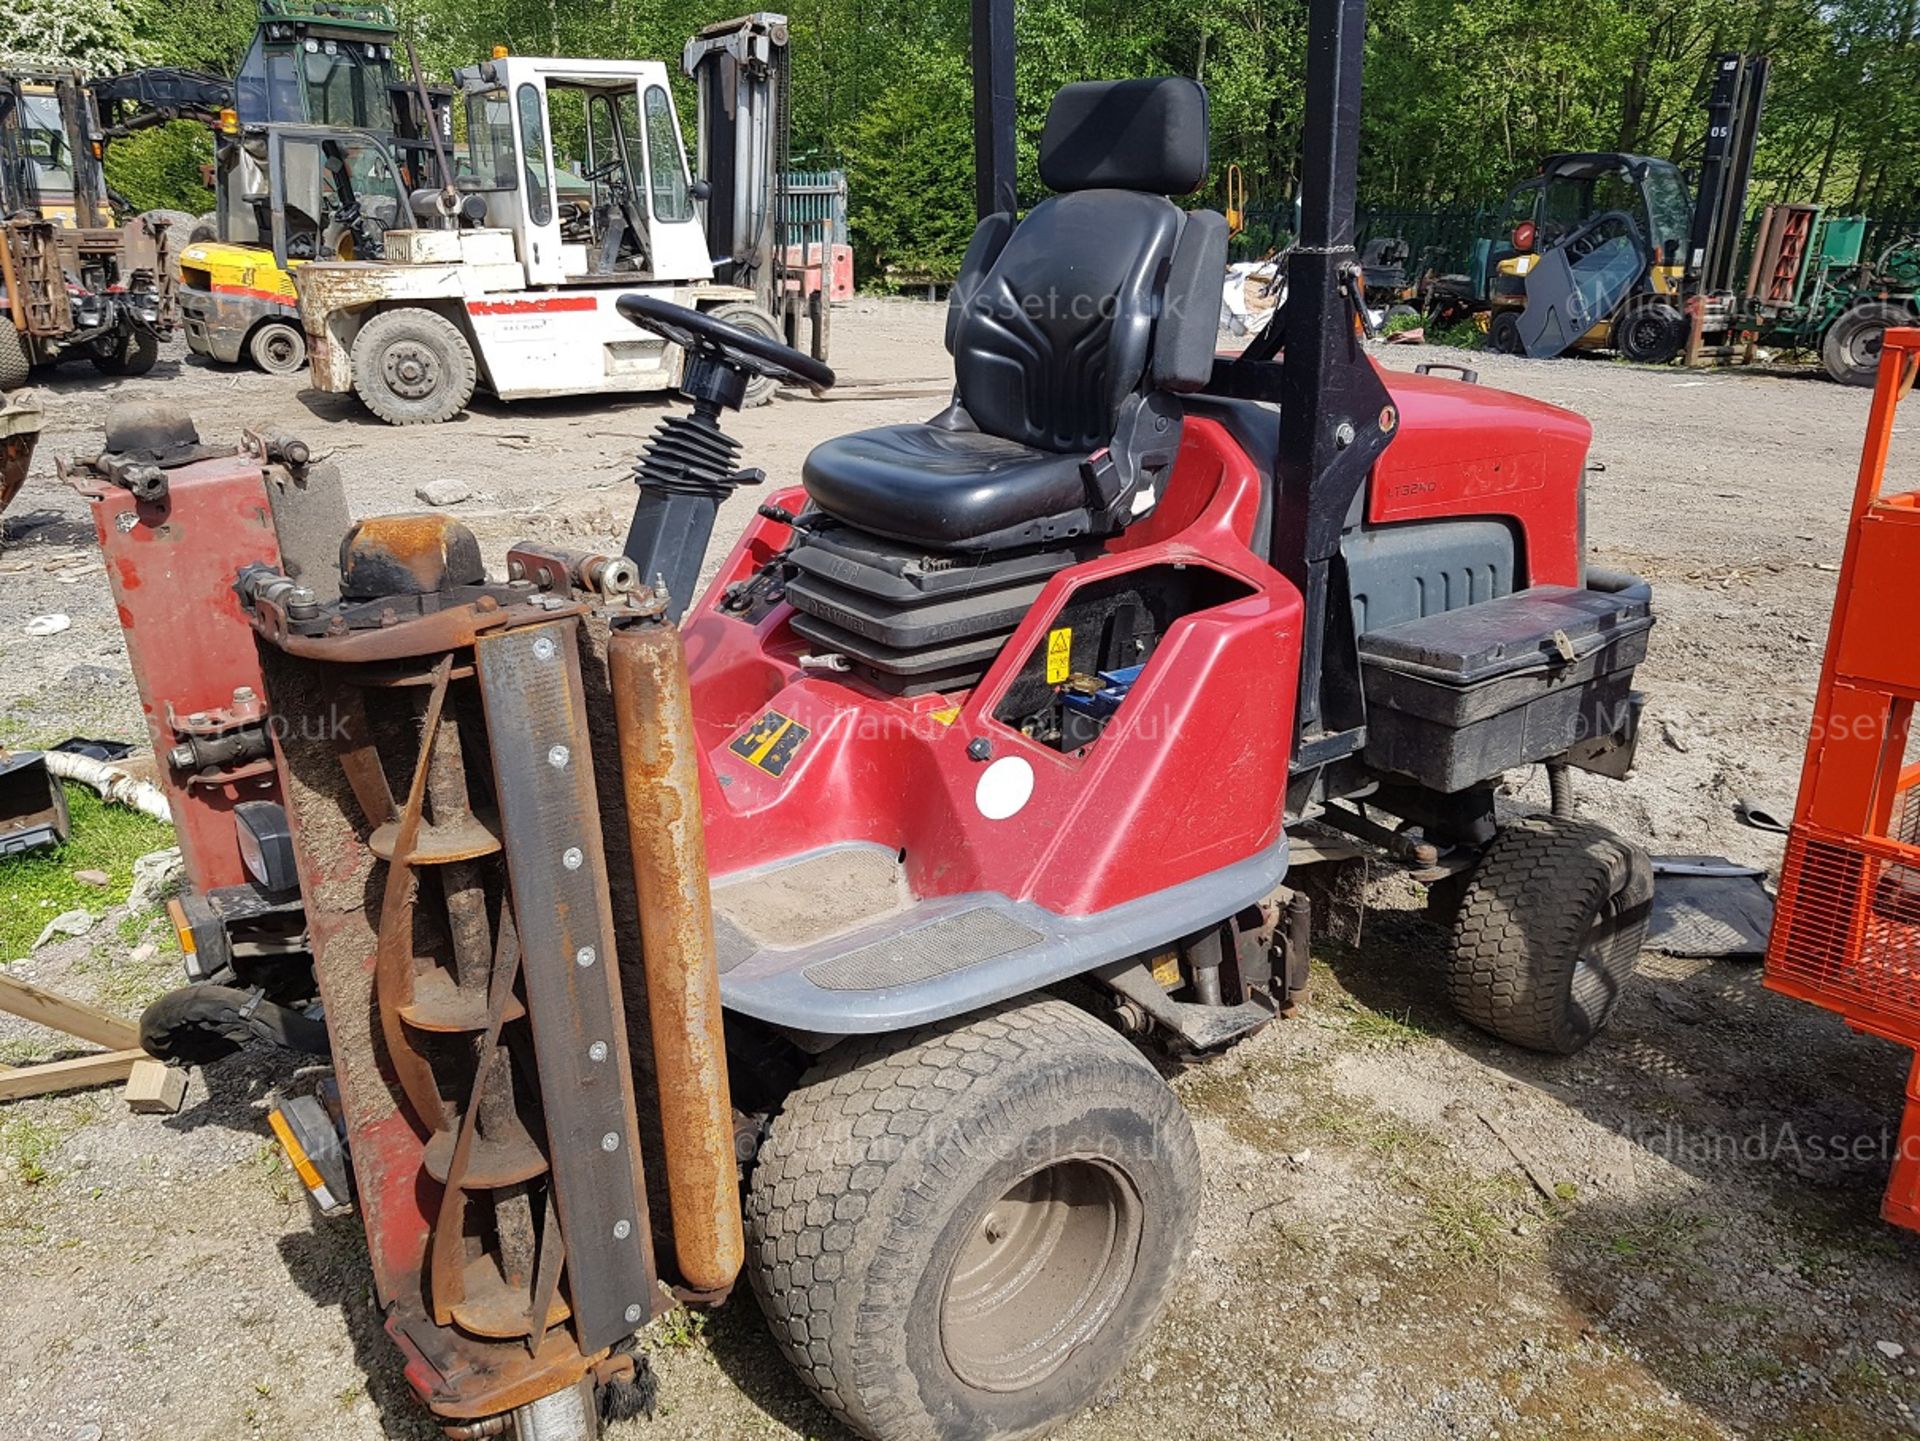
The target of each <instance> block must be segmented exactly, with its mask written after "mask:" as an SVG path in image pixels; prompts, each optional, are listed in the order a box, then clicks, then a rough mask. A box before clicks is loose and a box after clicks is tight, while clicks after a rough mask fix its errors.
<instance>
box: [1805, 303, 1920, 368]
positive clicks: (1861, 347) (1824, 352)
mask: <svg viewBox="0 0 1920 1441" xmlns="http://www.w3.org/2000/svg"><path fill="white" fill-rule="evenodd" d="M1913 323H1914V314H1913V312H1912V311H1911V310H1908V309H1907V308H1906V307H1904V306H1900V305H1889V304H1887V303H1886V302H1885V301H1883V300H1877V301H1874V302H1873V303H1871V304H1868V305H1856V306H1854V307H1853V309H1851V310H1849V311H1847V312H1846V313H1845V314H1844V315H1842V316H1841V317H1840V318H1839V319H1838V320H1836V321H1834V322H1833V324H1832V325H1830V326H1828V327H1827V335H1826V339H1824V340H1822V341H1821V342H1820V363H1821V364H1822V365H1824V366H1825V367H1826V371H1827V374H1828V375H1830V376H1832V377H1833V378H1834V379H1835V380H1837V381H1839V382H1840V383H1841V384H1842V385H1872V384H1873V382H1874V377H1875V376H1877V375H1878V374H1879V373H1880V345H1881V342H1882V341H1883V340H1884V339H1885V337H1886V334H1887V331H1888V330H1890V329H1892V328H1893V327H1894V326H1896V325H1912V324H1913Z"/></svg>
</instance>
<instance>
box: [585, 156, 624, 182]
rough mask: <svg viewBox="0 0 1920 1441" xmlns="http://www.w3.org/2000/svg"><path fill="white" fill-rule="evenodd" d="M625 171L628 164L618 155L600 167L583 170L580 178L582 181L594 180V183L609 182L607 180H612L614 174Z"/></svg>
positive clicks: (594, 166)
mask: <svg viewBox="0 0 1920 1441" xmlns="http://www.w3.org/2000/svg"><path fill="white" fill-rule="evenodd" d="M624 169H626V162H625V161H624V160H622V159H621V158H620V157H619V156H618V155H615V156H614V157H613V158H612V159H610V160H607V161H604V162H603V163H601V164H599V165H593V166H589V167H588V168H587V169H585V170H582V171H581V172H580V178H581V179H582V180H592V181H600V180H607V179H611V178H612V177H613V175H614V174H616V173H617V172H619V171H621V170H624Z"/></svg>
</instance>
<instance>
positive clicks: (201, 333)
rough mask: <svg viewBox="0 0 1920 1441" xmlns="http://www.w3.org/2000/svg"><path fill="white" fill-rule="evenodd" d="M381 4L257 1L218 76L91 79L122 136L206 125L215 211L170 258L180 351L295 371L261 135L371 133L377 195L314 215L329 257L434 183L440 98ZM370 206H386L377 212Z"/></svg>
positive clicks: (290, 297) (376, 251)
mask: <svg viewBox="0 0 1920 1441" xmlns="http://www.w3.org/2000/svg"><path fill="white" fill-rule="evenodd" d="M403 53H404V46H403V44H402V42H401V40H400V36H399V31H398V29H397V28H396V22H395V19H394V14H393V10H392V7H391V6H388V5H385V4H368V3H360V0H260V12H259V23H258V26H257V28H256V29H255V31H254V36H253V41H252V43H251V44H250V45H249V47H248V49H247V52H246V55H245V57H244V58H243V59H242V60H241V62H240V69H239V73H238V76H237V78H236V79H234V80H232V81H227V80H223V79H220V78H218V77H214V76H207V75H203V74H199V73H198V72H193V71H184V70H174V69H164V68H156V69H149V70H140V71H134V72H131V73H129V74H127V75H121V76H116V77H114V79H112V80H110V81H105V82H102V85H101V87H100V88H101V90H102V92H103V94H105V95H108V96H110V97H111V102H112V105H113V107H114V109H115V114H114V119H115V120H116V121H117V122H118V123H116V124H114V125H113V126H111V127H110V133H112V134H124V133H130V132H131V131H133V130H136V129H140V128H143V127H144V126H146V125H149V124H153V123H156V122H158V121H164V120H168V119H198V120H201V121H204V122H207V123H211V124H212V125H213V126H214V129H215V151H214V176H213V184H214V191H215V195H216V202H215V209H214V213H213V215H212V216H211V217H209V218H205V219H202V220H201V221H200V222H199V223H198V224H197V225H195V226H194V227H193V229H192V230H191V232H190V233H189V235H188V236H186V237H183V238H184V239H186V240H187V241H188V243H187V244H186V246H185V248H184V249H183V250H182V252H181V254H180V311H181V316H182V319H183V322H184V328H185V330H186V336H187V345H188V348H189V349H191V350H192V351H193V352H194V353H195V354H197V355H204V356H207V357H209V358H211V359H213V360H217V361H221V362H224V363H226V364H236V363H241V362H251V363H252V364H254V365H256V366H258V367H259V368H260V369H262V370H266V371H269V372H271V373H275V374H291V373H293V372H295V371H298V370H300V369H301V368H302V367H304V366H305V365H306V361H307V345H306V337H305V336H304V335H303V334H302V333H301V329H300V315H299V307H298V297H297V296H296V294H295V292H294V288H293V276H292V274H291V270H292V267H293V266H295V265H299V264H302V263H304V262H305V260H307V259H310V258H312V256H306V255H303V256H300V257H296V258H292V259H290V260H288V261H287V263H284V264H283V263H282V262H281V261H279V260H276V258H275V256H274V249H273V242H272V238H271V237H272V214H271V210H272V202H271V198H270V196H269V194H268V181H267V148H268V144H269V140H268V134H269V130H270V129H271V128H272V127H275V126H281V125H295V126H301V127H311V128H319V129H332V128H335V127H350V128H352V129H355V130H358V131H365V132H367V133H370V134H372V135H374V136H377V137H379V139H380V140H381V141H382V143H383V144H384V145H385V146H386V148H387V150H388V151H389V152H390V154H391V156H392V158H393V161H394V162H395V163H396V165H397V167H398V173H397V175H395V176H393V177H391V179H392V184H391V185H388V186H384V187H383V188H382V190H383V193H382V194H381V195H380V196H379V197H372V196H368V197H360V200H361V201H362V202H363V203H361V204H358V205H356V204H355V203H354V201H355V198H356V197H354V196H353V195H352V193H351V191H347V192H338V191H336V190H334V189H329V191H328V201H327V204H328V207H329V209H328V213H327V214H326V215H325V216H323V217H321V221H322V226H321V230H322V234H323V236H324V237H325V239H326V240H327V241H328V243H329V244H330V246H331V247H332V248H331V249H328V250H326V251H325V252H324V253H325V255H327V256H328V257H330V258H342V259H354V258H359V259H377V258H379V255H380V236H381V235H382V234H383V233H384V231H385V228H386V226H387V225H391V224H396V223H398V224H404V223H407V222H406V219H405V214H404V206H405V197H406V195H407V193H408V192H410V191H411V190H413V189H416V188H419V187H422V186H427V185H431V184H434V183H435V182H436V181H437V180H438V178H439V177H438V176H437V175H436V174H435V172H434V166H433V161H432V159H431V157H432V155H433V149H434V144H433V140H432V135H433V133H435V132H437V133H439V134H440V135H441V136H442V137H445V136H446V135H447V134H448V133H449V130H448V126H449V119H448V116H449V111H448V107H449V106H450V104H451V94H452V92H451V91H449V90H447V89H445V88H444V87H428V86H426V85H424V84H422V83H420V81H419V80H418V79H417V77H416V76H415V75H409V74H408V73H407V70H406V69H405V68H403V67H402V65H401V64H400V63H399V61H398V59H397V57H399V56H401V55H402V54H403ZM382 206H385V207H386V209H385V210H384V211H383V210H382V209H381V207H382Z"/></svg>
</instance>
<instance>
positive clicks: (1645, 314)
mask: <svg viewBox="0 0 1920 1441" xmlns="http://www.w3.org/2000/svg"><path fill="white" fill-rule="evenodd" d="M1611 338H1612V341H1613V348H1614V349H1615V350H1617V351H1619V352H1620V353H1621V354H1622V355H1624V356H1625V357H1626V358H1627V359H1628V360H1631V361H1633V362H1634V363H1636V364H1638V365H1665V364H1666V363H1667V362H1668V361H1670V360H1672V359H1673V358H1674V356H1676V355H1678V354H1679V353H1680V352H1681V350H1682V349H1684V348H1685V346H1686V343H1687V318H1686V316H1684V315H1682V314H1681V313H1680V312H1679V311H1678V310H1676V309H1675V308H1674V307H1673V306H1672V305H1670V304H1668V303H1667V302H1666V301H1664V300H1644V301H1641V302H1639V303H1637V304H1633V303H1630V304H1629V305H1628V306H1627V308H1626V309H1624V310H1622V311H1621V312H1620V315H1619V318H1618V319H1616V320H1615V321H1614V322H1613V335H1612V337H1611Z"/></svg>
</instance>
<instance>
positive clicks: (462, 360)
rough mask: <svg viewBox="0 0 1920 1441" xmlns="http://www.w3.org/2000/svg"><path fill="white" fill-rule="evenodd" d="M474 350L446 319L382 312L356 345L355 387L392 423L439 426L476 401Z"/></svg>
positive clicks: (426, 314) (417, 312) (364, 400)
mask: <svg viewBox="0 0 1920 1441" xmlns="http://www.w3.org/2000/svg"><path fill="white" fill-rule="evenodd" d="M473 384H474V365H473V349H472V347H470V346H469V345H468V344H467V338H466V336H464V335H462V334H461V333H460V329H459V327H458V326H456V325H455V324H454V323H453V322H452V321H451V320H448V319H447V318H446V317H445V316H444V315H436V314H434V312H432V311H431V310H420V309H417V308H408V309H404V310H388V311H383V312H381V313H380V314H379V315H376V316H374V317H373V319H371V320H369V321H368V322H367V323H366V325H365V326H363V327H362V328H361V331H360V334H359V336H358V338H356V339H355V340H354V342H353V389H354V393H355V394H357V395H358V396H359V397H360V399H361V402H362V403H363V404H364V405H365V406H366V407H367V409H368V410H371V411H372V412H373V413H374V414H375V415H377V416H379V417H380V418H381V419H382V420H384V421H386V422H387V424H388V425H438V424H439V423H440V422H441V421H443V420H451V419H452V418H453V417H454V416H456V415H458V414H459V413H460V412H461V411H462V410H465V409H466V406H467V402H468V401H469V400H471V399H473Z"/></svg>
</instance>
